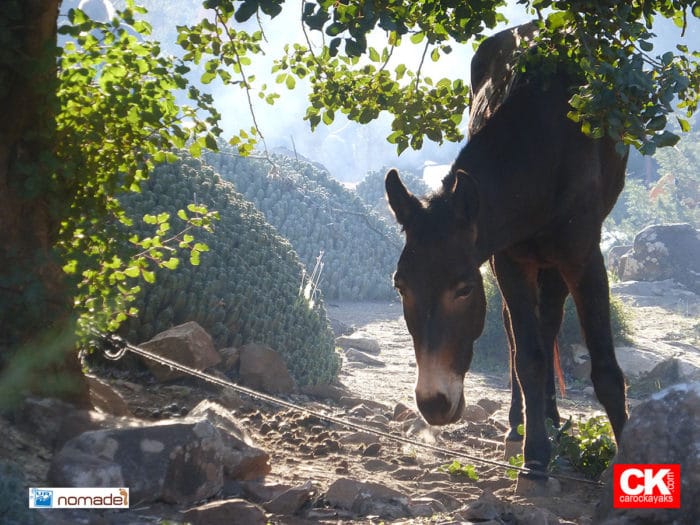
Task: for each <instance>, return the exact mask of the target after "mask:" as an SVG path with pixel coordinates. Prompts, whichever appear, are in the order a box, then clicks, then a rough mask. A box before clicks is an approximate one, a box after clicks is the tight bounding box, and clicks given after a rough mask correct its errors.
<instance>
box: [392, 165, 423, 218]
mask: <svg viewBox="0 0 700 525" xmlns="http://www.w3.org/2000/svg"><path fill="white" fill-rule="evenodd" d="M384 186H385V187H386V197H387V199H388V200H389V207H391V210H392V211H393V212H394V216H395V217H396V222H398V223H399V224H400V225H401V226H406V225H407V224H408V223H409V222H410V221H411V218H412V217H413V216H414V215H415V214H416V213H417V212H418V211H419V210H420V209H421V208H422V207H423V206H422V204H421V203H420V201H419V200H418V199H417V198H416V197H415V195H413V194H412V193H411V192H410V191H408V190H407V189H406V186H404V184H403V182H401V179H400V178H399V172H398V171H396V170H395V169H390V170H389V171H388V173H387V174H386V177H385V179H384Z"/></svg>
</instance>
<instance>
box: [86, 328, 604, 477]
mask: <svg viewBox="0 0 700 525" xmlns="http://www.w3.org/2000/svg"><path fill="white" fill-rule="evenodd" d="M91 332H92V333H93V334H94V335H95V336H96V337H99V338H100V340H101V341H102V342H103V343H104V348H103V352H104V354H105V356H106V357H107V359H109V360H112V361H117V360H119V359H121V358H122V357H123V356H124V354H126V352H127V351H129V352H131V353H133V354H136V355H139V356H141V357H143V358H145V359H148V360H150V361H153V362H155V363H158V364H160V365H163V366H167V367H169V368H172V369H173V370H177V371H178V372H182V373H184V374H187V375H189V376H193V377H197V378H199V379H201V380H203V381H205V382H207V383H211V384H214V385H217V386H220V387H223V388H228V389H231V390H233V391H235V392H238V393H240V394H244V395H247V396H248V397H251V398H253V399H257V400H258V401H263V402H266V403H269V404H271V405H275V406H278V407H283V408H287V409H289V410H294V411H296V412H300V413H303V414H306V415H308V416H312V417H315V418H318V419H320V420H322V421H326V422H328V423H333V424H335V425H339V426H342V427H345V428H349V429H352V430H356V431H359V432H368V433H370V434H373V435H375V436H378V437H382V438H385V439H388V440H391V441H395V442H398V443H402V444H404V445H410V446H412V447H415V448H421V449H424V450H429V451H431V452H433V453H437V454H441V455H443V456H447V457H449V458H455V457H457V458H463V459H467V460H469V461H473V462H476V463H481V464H482V465H489V466H491V467H497V468H499V469H505V470H507V471H516V472H520V473H522V474H525V475H527V476H530V477H533V478H547V477H551V478H556V479H559V480H564V481H574V482H577V483H584V484H587V485H595V486H602V485H603V484H602V483H601V482H600V481H594V480H590V479H585V478H579V477H576V476H568V475H565V474H560V473H551V472H550V473H546V472H541V471H538V470H532V469H529V468H527V467H519V466H515V465H510V464H508V463H504V462H501V461H495V460H492V459H487V458H482V457H480V456H475V455H473V454H470V453H468V452H465V451H464V450H461V449H449V448H446V447H441V446H438V445H432V444H430V443H424V442H421V441H416V440H415V439H411V438H409V437H406V436H401V435H397V434H391V433H389V432H383V431H381V430H378V429H376V428H372V427H368V426H365V425H361V424H359V423H355V422H352V421H348V420H346V419H342V418H339V417H336V416H332V415H329V414H325V413H322V412H319V411H317V410H313V409H310V408H307V407H304V406H302V405H298V404H296V403H292V402H290V401H285V400H284V399H280V398H278V397H275V396H271V395H269V394H265V393H263V392H258V391H257V390H253V389H252V388H248V387H245V386H242V385H239V384H236V383H233V382H232V381H229V380H226V379H222V378H220V377H216V376H213V375H211V374H207V373H206V372H203V371H201V370H196V369H194V368H191V367H189V366H186V365H183V364H181V363H178V362H177V361H173V360H171V359H168V358H166V357H162V356H159V355H156V354H154V353H152V352H149V351H148V350H144V349H143V348H141V347H138V346H135V345H132V344H131V343H129V342H128V341H126V340H125V339H123V338H121V337H119V336H117V335H115V334H104V333H102V332H99V331H97V330H94V329H93V330H91ZM488 441H489V442H491V441H490V440H488Z"/></svg>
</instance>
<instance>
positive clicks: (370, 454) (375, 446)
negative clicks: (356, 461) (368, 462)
mask: <svg viewBox="0 0 700 525" xmlns="http://www.w3.org/2000/svg"><path fill="white" fill-rule="evenodd" d="M381 450H382V445H381V443H370V444H369V445H367V446H366V447H365V449H364V450H363V451H362V455H363V456H364V457H367V458H375V457H377V456H378V455H379V452H380V451H381Z"/></svg>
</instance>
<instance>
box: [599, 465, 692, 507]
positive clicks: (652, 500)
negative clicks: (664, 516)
mask: <svg viewBox="0 0 700 525" xmlns="http://www.w3.org/2000/svg"><path fill="white" fill-rule="evenodd" d="M613 482H614V486H613V500H614V501H613V507H615V508H617V509H622V508H657V509H678V508H680V506H681V466H680V465H678V464H657V465H645V464H630V465H613Z"/></svg>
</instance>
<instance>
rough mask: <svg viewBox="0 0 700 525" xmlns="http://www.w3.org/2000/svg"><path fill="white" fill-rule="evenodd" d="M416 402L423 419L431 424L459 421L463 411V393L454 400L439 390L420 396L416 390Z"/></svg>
mask: <svg viewBox="0 0 700 525" xmlns="http://www.w3.org/2000/svg"><path fill="white" fill-rule="evenodd" d="M416 404H417V405H418V410H420V413H421V415H422V416H423V418H425V420H426V421H427V422H428V423H429V424H431V425H449V424H450V423H455V422H457V421H459V419H460V418H461V417H462V412H463V411H464V395H460V396H459V398H458V399H457V400H456V402H455V401H453V400H451V399H450V398H449V397H448V396H447V395H446V394H443V393H441V392H438V393H435V394H433V395H430V396H427V397H422V396H421V395H420V394H419V393H418V392H416Z"/></svg>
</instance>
